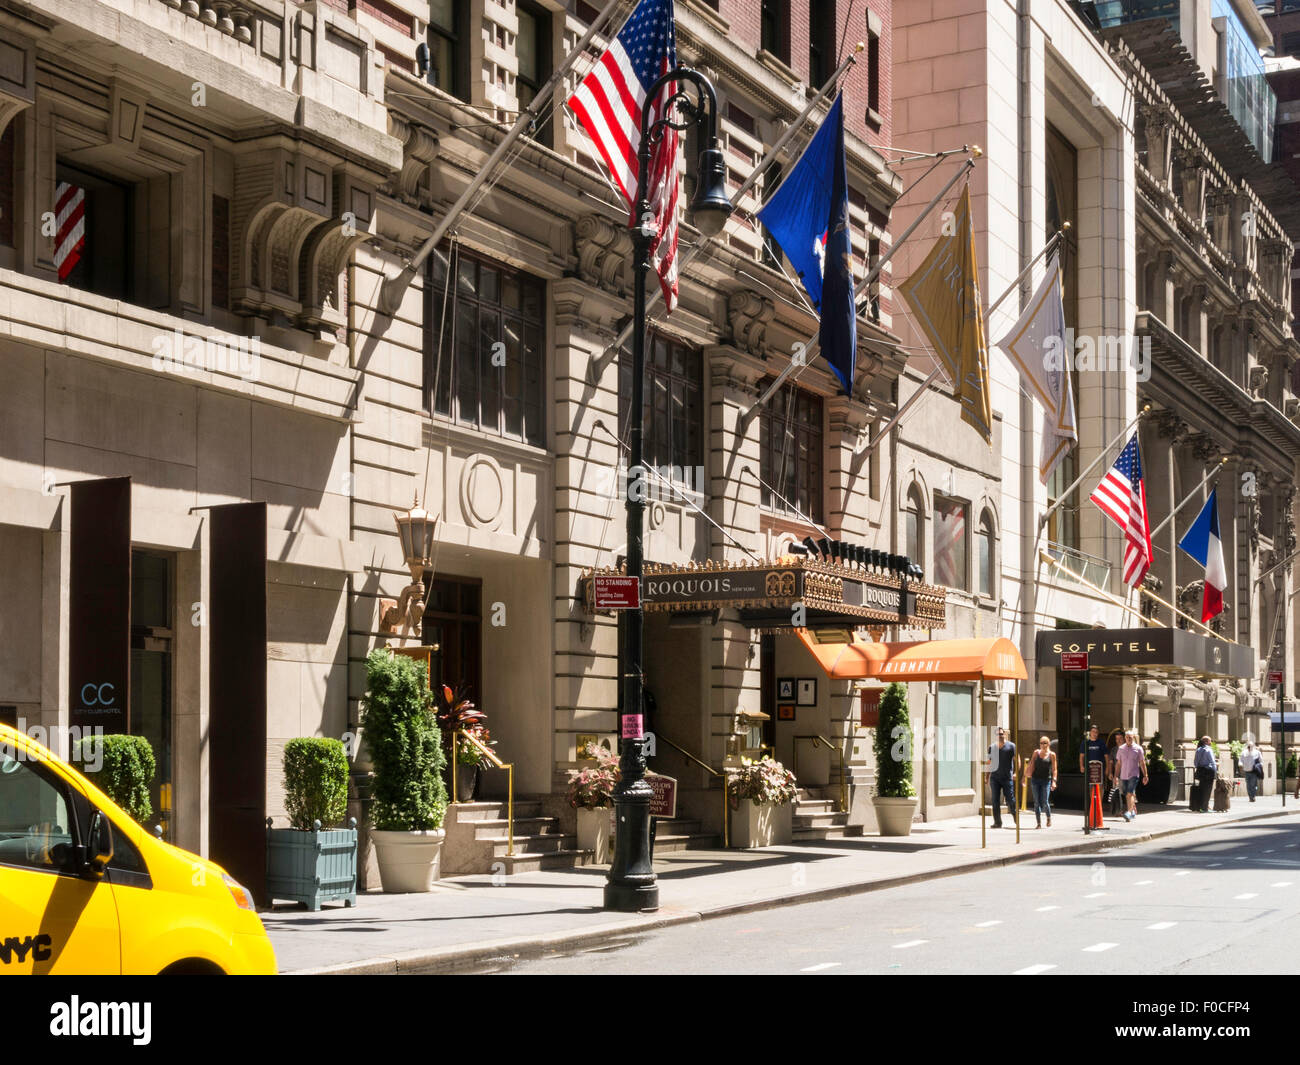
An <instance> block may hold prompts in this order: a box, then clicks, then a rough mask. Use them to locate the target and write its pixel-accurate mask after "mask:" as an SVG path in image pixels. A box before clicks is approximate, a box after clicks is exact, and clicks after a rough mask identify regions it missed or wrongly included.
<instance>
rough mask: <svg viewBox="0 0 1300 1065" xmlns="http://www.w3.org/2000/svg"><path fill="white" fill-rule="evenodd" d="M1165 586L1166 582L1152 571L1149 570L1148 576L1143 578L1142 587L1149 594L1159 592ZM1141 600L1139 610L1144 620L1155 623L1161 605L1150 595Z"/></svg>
mask: <svg viewBox="0 0 1300 1065" xmlns="http://www.w3.org/2000/svg"><path fill="white" fill-rule="evenodd" d="M1164 584H1165V582H1164V581H1162V580H1161V579H1160V578H1159V577H1157V576H1156V575H1155V574H1154V573H1152V572H1151V571H1150V570H1148V571H1147V575H1146V576H1145V577H1143V578H1142V587H1143V588H1145V589H1146V590H1147V591H1149V592H1159V591H1160V589H1161V588H1163V587H1164ZM1140 600H1141V602H1140V603H1139V605H1138V610H1139V611H1140V612H1141V614H1142V616H1143V617H1144V618H1147V619H1149V620H1151V621H1154V620H1155V618H1156V616H1157V614H1158V612H1159V610H1160V604H1159V603H1157V602H1156V601H1155V600H1154V599H1152V598H1151V596H1149V595H1144V596H1141V597H1140Z"/></svg>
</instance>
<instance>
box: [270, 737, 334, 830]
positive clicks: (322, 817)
mask: <svg viewBox="0 0 1300 1065" xmlns="http://www.w3.org/2000/svg"><path fill="white" fill-rule="evenodd" d="M284 809H285V812H286V813H287V814H288V815H289V824H290V825H292V826H293V827H294V828H296V829H298V830H299V831H301V832H310V831H311V830H312V828H313V827H314V826H313V822H315V821H319V822H320V823H321V827H322V828H331V827H333V826H334V825H337V824H339V823H340V822H341V821H342V820H343V816H344V814H346V813H347V812H348V756H347V753H346V752H345V751H344V749H343V742H342V741H341V740H334V739H328V738H323V737H317V736H307V737H301V738H299V739H296V740H290V741H289V742H288V743H286V744H285V745H284Z"/></svg>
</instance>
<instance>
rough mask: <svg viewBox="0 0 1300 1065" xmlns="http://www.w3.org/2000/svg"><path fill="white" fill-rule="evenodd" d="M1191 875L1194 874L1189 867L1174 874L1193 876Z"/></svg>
mask: <svg viewBox="0 0 1300 1065" xmlns="http://www.w3.org/2000/svg"><path fill="white" fill-rule="evenodd" d="M1191 875H1192V874H1191V872H1190V871H1189V870H1187V869H1184V870H1182V872H1179V873H1175V874H1174V876H1191Z"/></svg>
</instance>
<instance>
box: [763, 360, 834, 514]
mask: <svg viewBox="0 0 1300 1065" xmlns="http://www.w3.org/2000/svg"><path fill="white" fill-rule="evenodd" d="M769 384H771V381H770V380H767V381H764V382H762V383H761V384H760V385H759V389H760V391H762V390H764V389H766V388H767V386H768V385H769ZM759 467H760V470H759V476H760V477H762V479H763V481H764V482H765V484H764V487H763V497H762V502H763V506H765V507H773V508H775V509H777V510H786V511H790V512H791V513H793V508H794V507H798V508H799V510H800V512H802V513H803V514H804V515H805V516H807V517H809V518H812V519H813V520H814V521H820V520H821V516H822V401H821V397H820V396H815V395H813V394H812V393H811V392H805V391H803V390H802V389H799V388H795V387H794V386H793V385H785V386H784V387H782V388H781V390H780V391H779V392H777V394H776V395H775V396H773V397H772V398H771V399H770V400H768V402H767V404H766V405H765V406H764V407H763V408H762V415H761V421H760V425H759ZM769 486H770V488H771V489H774V490H775V492H773V491H771V490H769ZM776 493H779V494H780V495H781V496H784V497H785V499H784V500H782V499H780V498H778V497H777V494H776Z"/></svg>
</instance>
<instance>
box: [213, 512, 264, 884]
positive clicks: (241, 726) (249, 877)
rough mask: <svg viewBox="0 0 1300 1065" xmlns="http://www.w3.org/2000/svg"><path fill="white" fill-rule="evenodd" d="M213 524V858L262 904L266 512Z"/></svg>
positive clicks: (224, 515)
mask: <svg viewBox="0 0 1300 1065" xmlns="http://www.w3.org/2000/svg"><path fill="white" fill-rule="evenodd" d="M208 521H209V529H210V535H209V538H208V544H209V557H208V582H209V583H208V587H209V593H208V596H209V599H210V600H211V601H210V603H209V604H208V606H209V609H208V649H209V655H208V706H209V716H208V781H209V798H208V826H209V827H208V854H209V856H210V857H211V858H212V860H213V861H214V862H216V863H217V864H218V865H221V866H223V867H224V868H225V869H226V871H227V872H228V873H230V875H231V876H233V877H234V878H235V879H236V880H238V881H239V882H240V883H241V884H243V885H244V886H245V887H246V888H248V890H249V891H251V892H252V893H253V896H254V897H255V898H256V899H257V900H258V902H259V903H263V904H265V903H267V902H269V900H268V899H267V898H266V504H265V503H231V504H228V505H226V506H219V507H212V508H211V509H210V510H209V511H208Z"/></svg>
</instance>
